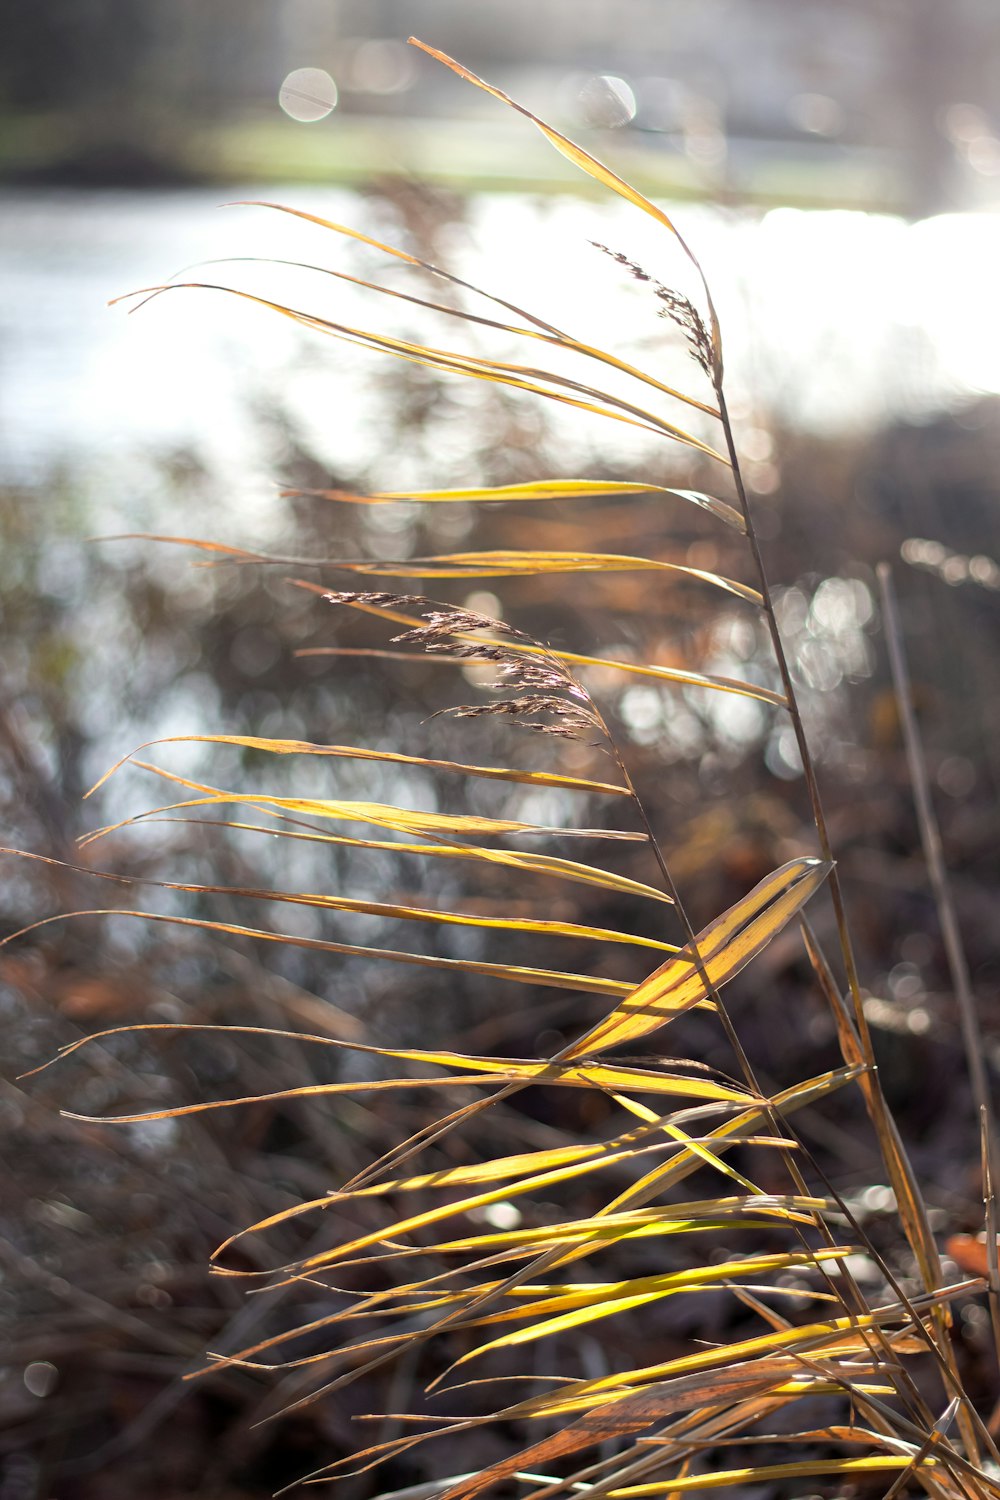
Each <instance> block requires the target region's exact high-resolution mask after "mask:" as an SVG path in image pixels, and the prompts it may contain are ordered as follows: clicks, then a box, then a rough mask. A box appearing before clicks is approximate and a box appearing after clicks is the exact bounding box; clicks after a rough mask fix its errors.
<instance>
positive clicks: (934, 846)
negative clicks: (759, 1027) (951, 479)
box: [878, 563, 996, 1160]
mask: <svg viewBox="0 0 1000 1500" xmlns="http://www.w3.org/2000/svg"><path fill="white" fill-rule="evenodd" d="M878 582H879V589H880V592H881V595H882V624H883V627H884V629H885V641H886V646H887V648H888V652H889V667H890V670H891V672H892V683H893V687H894V688H895V690H896V703H897V706H898V708H899V724H900V728H901V730H902V734H903V744H904V746H905V749H906V760H907V764H908V766H909V768H910V781H911V783H912V786H913V801H914V803H915V805H916V809H917V822H918V824H919V826H920V842H921V844H922V846H923V851H924V859H925V860H926V861H927V875H928V878H929V880H930V884H931V890H932V891H933V892H934V901H935V903H936V905H937V909H938V918H939V920H940V922H941V936H942V938H943V940H944V949H945V954H946V955H947V959H948V971H949V973H950V974H951V982H952V986H953V988H954V990H955V999H956V1001H957V1002H958V1016H959V1021H960V1023H961V1028H962V1040H963V1042H964V1044H965V1060H966V1065H967V1067H968V1069H969V1081H970V1083H971V1084H972V1097H973V1102H974V1104H975V1108H976V1118H977V1123H978V1120H979V1118H980V1117H982V1118H984V1119H985V1121H986V1133H987V1141H988V1146H989V1151H990V1155H991V1156H992V1157H993V1159H994V1160H996V1145H995V1141H994V1138H993V1136H994V1131H993V1109H992V1105H991V1099H990V1080H989V1073H988V1071H987V1068H986V1054H985V1048H984V1045H983V1034H982V1030H981V1028H980V1025H979V1016H978V1015H977V1013H976V1001H975V996H974V995H973V993H972V982H971V980H970V978H969V965H968V961H967V959H966V957H965V947H964V945H963V943H962V934H961V931H960V929H959V925H958V917H957V915H956V913H955V903H954V901H953V900H952V897H951V887H950V885H949V883H948V873H947V870H946V869H945V863H944V851H943V848H942V844H941V828H940V825H939V824H938V820H937V814H936V813H935V811H934V804H933V802H932V801H931V790H930V778H929V776H928V774H927V758H926V756H925V755H924V747H923V742H922V741H921V738H920V730H919V729H918V728H917V719H916V715H915V713H914V712H913V694H912V691H911V688H910V673H909V668H908V666H907V661H906V649H905V646H904V644H903V632H902V628H901V626H900V621H899V609H898V606H897V603H896V591H895V589H894V588H893V583H892V573H891V571H890V569H889V567H888V565H887V564H886V563H879V566H878Z"/></svg>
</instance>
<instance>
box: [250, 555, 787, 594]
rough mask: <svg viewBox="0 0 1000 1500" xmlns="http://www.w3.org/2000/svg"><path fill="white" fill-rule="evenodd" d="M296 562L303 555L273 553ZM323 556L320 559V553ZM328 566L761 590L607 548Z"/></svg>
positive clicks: (379, 573) (371, 574)
mask: <svg viewBox="0 0 1000 1500" xmlns="http://www.w3.org/2000/svg"><path fill="white" fill-rule="evenodd" d="M275 560H276V561H288V562H292V563H298V562H301V561H303V559H301V558H289V559H275ZM318 561H322V559H318ZM325 561H326V562H327V565H328V566H329V567H336V568H339V569H340V570H341V571H343V572H345V573H358V574H361V575H362V576H363V577H368V578H517V577H522V576H526V575H532V574H537V573H542V574H549V573H621V572H626V573H631V572H657V573H680V574H682V575H683V576H685V577H687V578H696V579H698V580H700V581H701V582H702V583H710V584H712V585H713V586H714V587H715V588H720V589H724V590H725V592H726V593H728V594H735V595H736V596H737V598H740V599H746V600H748V601H749V602H750V603H751V604H756V605H759V604H760V603H761V596H760V594H759V593H758V592H757V590H756V589H752V588H750V586H749V585H748V584H745V583H738V582H737V581H736V579H734V578H724V577H722V576H721V575H720V574H718V573H709V572H707V571H706V570H705V569H704V568H689V567H686V566H684V565H682V564H681V563H668V562H657V561H656V560H655V559H654V558H649V557H630V556H628V555H627V554H618V553H611V552H531V551H527V550H523V551H522V550H517V551H513V550H507V549H503V548H497V549H495V550H493V551H490V552H452V553H445V554H442V555H440V556H438V557H409V558H406V559H405V560H400V561H399V562H388V561H381V560H380V561H377V562H374V561H373V562H368V561H365V562H351V561H347V560H343V559H339V558H336V559H334V558H330V559H326V560H325Z"/></svg>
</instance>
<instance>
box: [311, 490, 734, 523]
mask: <svg viewBox="0 0 1000 1500" xmlns="http://www.w3.org/2000/svg"><path fill="white" fill-rule="evenodd" d="M282 493H283V494H285V495H314V496H316V497H317V498H319V499H323V500H339V501H342V502H343V503H345V504H348V505H395V504H398V503H399V502H400V501H412V502H414V503H417V504H421V505H426V504H438V505H440V504H445V505H447V504H454V503H459V502H460V503H461V504H463V505H468V504H473V505H482V504H490V505H493V504H497V503H508V504H509V503H524V502H535V501H540V500H582V499H589V498H592V497H594V496H601V497H606V496H617V495H676V496H679V497H680V498H681V499H682V500H688V501H690V503H691V504H692V505H696V506H698V507H699V508H700V509H702V510H707V511H708V512H709V513H710V514H711V515H713V516H715V517H716V518H717V519H718V520H720V521H724V522H725V524H726V525H727V526H731V527H732V528H733V529H734V530H735V531H741V532H743V531H745V530H746V523H745V522H744V520H743V517H742V516H741V515H740V513H739V511H738V510H736V509H735V508H734V507H733V506H732V505H727V504H726V503H725V501H724V500H716V499H715V498H714V497H713V496H711V495H705V494H703V493H702V492H701V491H700V490H678V489H673V488H672V487H670V486H668V485H662V484H639V483H623V482H621V481H617V480H616V481H612V480H606V479H536V480H533V481H532V482H531V483H525V484H500V485H494V486H492V487H490V488H487V489H469V488H467V489H458V490H380V491H378V492H376V493H373V494H360V493H358V492H357V491H354V490H319V489H295V490H284V491H283V492H282Z"/></svg>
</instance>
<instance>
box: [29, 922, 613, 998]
mask: <svg viewBox="0 0 1000 1500" xmlns="http://www.w3.org/2000/svg"><path fill="white" fill-rule="evenodd" d="M79 917H130V918H132V919H134V920H135V921H139V922H160V923H165V924H166V925H167V926H172V927H187V928H191V929H192V930H193V931H197V932H210V933H222V934H223V935H225V936H228V937H249V938H255V939H257V940H259V941H260V942H263V943H285V944H288V945H289V946H290V947H293V948H308V949H310V950H311V951H312V952H315V953H341V954H346V955H347V956H349V957H355V958H378V959H384V960H386V961H387V962H389V963H396V964H416V965H417V967H418V968H425V969H442V970H444V971H445V972H446V973H452V974H483V975H485V976H488V977H490V978H492V979H504V980H509V981H511V982H513V983H515V984H529V985H541V986H543V987H545V988H549V989H559V990H581V991H584V992H589V993H592V994H601V995H627V994H628V993H629V992H630V990H631V988H632V986H631V985H629V984H626V983H624V982H623V981H622V980H620V979H602V978H598V977H595V976H592V975H589V974H573V973H570V972H563V971H562V970H559V969H534V968H530V967H528V966H526V965H523V964H498V963H486V962H481V961H479V960H477V959H467V958H437V957H434V956H432V955H430V954H427V953H403V952H399V951H397V950H396V949H393V948H366V947H364V946H362V945H360V944H357V943H335V942H332V941H330V940H329V939H327V938H309V937H299V936H297V935H296V934H295V933H291V932H267V931H265V930H264V929H263V928H260V927H246V926H243V925H242V924H240V923H238V922H212V921H209V920H208V919H207V918H203V917H178V916H169V915H167V914H166V913H164V912H152V911H130V910H128V909H125V908H122V907H89V908H87V909H85V910H79V911H68V912H59V913H58V914H57V915H56V916H54V917H43V918H42V920H41V921H40V922H31V923H30V924H29V925H28V926H27V927H22V928H20V930H19V931H17V932H11V933H8V934H7V936H6V937H4V938H0V948H4V947H6V945H7V944H8V943H13V942H15V941H16V940H17V939H18V938H22V937H25V936H27V934H28V933H30V932H36V931H38V930H39V929H40V928H42V927H48V926H50V925H51V924H52V923H53V922H64V921H72V920H75V919H77V918H79Z"/></svg>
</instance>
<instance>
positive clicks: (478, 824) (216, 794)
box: [82, 760, 645, 844]
mask: <svg viewBox="0 0 1000 1500" xmlns="http://www.w3.org/2000/svg"><path fill="white" fill-rule="evenodd" d="M132 765H134V766H138V767H139V768H140V769H141V770H144V771H151V772H153V774H154V775H156V776H161V777H162V778H163V779H164V780H165V781H172V782H174V783H175V784H176V785H178V786H184V787H188V788H190V789H191V790H192V791H198V792H204V793H205V795H204V796H203V797H198V798H193V799H191V800H189V801H186V802H176V803H171V804H169V805H167V806H164V807H158V808H156V809H152V810H151V812H150V813H138V814H135V815H134V816H132V817H129V818H122V819H120V820H119V821H118V822H117V823H108V824H106V825H105V826H104V827H103V828H98V829H95V830H94V831H93V832H92V833H89V834H87V836H86V837H85V838H84V839H83V840H82V842H83V843H84V844H89V843H92V842H93V841H94V840H95V839H99V838H106V837H107V835H108V834H109V833H115V832H117V831H118V830H119V829H121V828H128V827H130V826H132V825H133V824H135V823H138V822H141V821H142V820H143V819H144V818H145V817H148V816H151V815H156V814H159V813H164V812H172V811H175V810H176V809H177V808H184V807H218V806H220V805H222V804H226V803H233V804H236V805H239V806H251V807H262V808H277V809H279V810H281V811H284V812H293V813H301V814H303V815H304V816H306V817H313V818H330V819H332V820H340V821H343V822H345V823H369V824H371V825H372V826H373V827H376V828H387V829H394V830H395V831H396V832H397V833H403V834H414V833H417V834H419V833H424V834H431V835H441V836H443V837H452V836H454V835H457V834H463V833H472V834H491V833H492V834H501V833H523V834H527V833H530V834H546V835H550V836H557V837H563V836H565V837H567V838H602V839H605V838H606V839H625V840H626V841H629V842H638V843H641V842H643V841H644V839H645V835H644V834H640V833H624V832H620V831H618V830H617V829H600V828H586V829H584V828H544V827H542V826H541V825H540V824H537V823H522V822H519V821H518V820H517V819H512V818H488V817H477V816H475V815H474V814H471V813H468V814H462V813H430V812H420V811H419V810H418V809H415V808H404V807H394V806H392V805H391V804H389V803H384V802H355V801H342V800H340V799H334V798H326V797H274V796H271V795H270V794H268V793H265V792H227V791H222V790H221V789H219V788H218V787H212V786H207V785H205V784H204V783H203V782H199V781H194V780H192V779H191V778H190V777H187V776H179V775H177V774H176V772H173V771H166V770H164V769H163V767H162V766H154V765H152V764H150V763H149V762H147V761H141V760H136V761H132Z"/></svg>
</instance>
